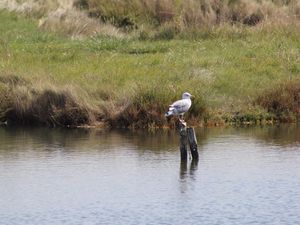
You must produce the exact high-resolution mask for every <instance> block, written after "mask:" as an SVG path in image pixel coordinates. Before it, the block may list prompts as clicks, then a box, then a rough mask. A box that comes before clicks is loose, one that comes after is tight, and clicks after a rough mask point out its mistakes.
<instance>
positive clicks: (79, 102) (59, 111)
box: [0, 75, 101, 127]
mask: <svg viewBox="0 0 300 225" xmlns="http://www.w3.org/2000/svg"><path fill="white" fill-rule="evenodd" d="M79 92H80V90H79V89H75V87H72V86H65V87H63V88H58V87H56V86H54V85H50V84H47V82H46V83H43V85H41V86H39V84H38V83H34V84H32V81H27V80H24V79H23V78H21V77H19V76H16V75H1V76H0V93H1V98H0V118H1V120H2V121H6V122H7V123H9V124H26V125H47V126H51V127H54V126H80V125H92V124H95V122H96V120H99V119H101V118H99V117H101V114H100V113H99V111H97V110H96V109H95V108H92V107H90V105H88V103H86V101H84V99H83V98H85V97H86V96H84V95H83V93H82V92H80V94H78V93H79Z"/></svg>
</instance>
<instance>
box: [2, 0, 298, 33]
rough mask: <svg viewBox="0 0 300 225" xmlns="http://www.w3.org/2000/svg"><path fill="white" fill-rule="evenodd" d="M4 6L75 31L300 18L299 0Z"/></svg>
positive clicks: (89, 0)
mask: <svg viewBox="0 0 300 225" xmlns="http://www.w3.org/2000/svg"><path fill="white" fill-rule="evenodd" d="M0 8H6V9H9V10H11V11H17V12H20V13H23V14H26V15H30V16H32V15H33V16H35V17H38V18H39V19H40V22H39V25H40V27H41V28H45V29H48V30H51V31H56V32H59V33H63V34H67V35H70V36H72V37H84V36H91V35H95V34H103V35H106V36H113V37H118V38H122V37H124V36H125V33H126V32H128V31H130V32H131V31H136V30H139V31H141V32H142V33H141V35H142V37H149V36H151V35H150V34H146V33H153V32H158V34H157V35H152V36H154V37H161V38H173V37H174V36H175V34H176V33H183V32H188V30H191V29H192V30H195V29H196V30H200V31H201V30H203V29H207V28H208V27H214V26H219V25H222V24H224V23H227V24H244V25H249V26H254V25H257V24H261V23H262V21H264V22H266V23H272V24H274V23H281V24H283V23H287V24H290V23H294V22H295V21H298V20H299V18H300V2H299V1H297V0H290V1H284V0H277V1H274V0H262V1H256V0H252V1H250V0H224V1H222V0H200V1H199V0H123V1H119V0H101V1H100V0H61V1H58V0H18V1H17V0H2V1H1V2H0ZM160 33H162V35H160Z"/></svg>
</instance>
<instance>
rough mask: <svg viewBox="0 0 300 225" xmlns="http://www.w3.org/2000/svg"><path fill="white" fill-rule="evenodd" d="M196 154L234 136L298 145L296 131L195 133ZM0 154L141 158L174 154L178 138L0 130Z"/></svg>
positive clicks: (255, 129) (299, 132)
mask: <svg viewBox="0 0 300 225" xmlns="http://www.w3.org/2000/svg"><path fill="white" fill-rule="evenodd" d="M196 134H197V140H198V147H199V154H200V157H201V151H202V147H203V146H205V145H207V143H208V142H209V141H210V140H211V139H214V138H219V137H226V136H238V137H242V138H249V139H254V140H256V141H259V142H262V143H263V144H272V145H277V146H282V147H285V146H288V145H299V143H300V127H299V126H297V125H293V126H286V125H284V126H264V127H246V128H245V127H244V128H234V127H227V128H226V127H223V128H203V129H197V130H196ZM0 143H1V145H0V151H2V152H3V151H10V148H9V146H11V145H12V144H13V145H14V149H15V150H17V149H19V150H26V149H31V150H32V149H34V145H35V144H36V143H38V144H39V145H43V149H44V150H48V151H51V150H57V149H59V150H60V151H66V152H67V151H85V152H88V151H101V150H107V149H116V148H119V147H122V146H126V147H127V148H130V149H132V150H135V151H137V154H139V155H143V154H147V153H151V154H163V153H164V152H166V151H178V153H179V135H178V133H177V132H176V131H173V130H166V131H157V132H154V133H149V132H145V131H138V132H132V131H128V130H112V131H106V130H96V129H94V130H93V129H49V128H16V127H0Z"/></svg>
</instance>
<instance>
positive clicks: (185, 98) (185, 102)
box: [165, 92, 193, 123]
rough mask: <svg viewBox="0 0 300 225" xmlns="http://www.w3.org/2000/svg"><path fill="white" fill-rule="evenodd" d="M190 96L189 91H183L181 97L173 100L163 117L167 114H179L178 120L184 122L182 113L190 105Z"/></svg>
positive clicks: (167, 115)
mask: <svg viewBox="0 0 300 225" xmlns="http://www.w3.org/2000/svg"><path fill="white" fill-rule="evenodd" d="M191 97H193V96H192V95H191V94H190V93H188V92H184V93H183V94H182V99H181V100H178V101H176V102H174V103H173V104H172V105H170V107H169V111H168V112H166V114H165V117H169V116H172V115H174V116H179V120H180V122H182V123H183V122H184V120H183V114H184V113H185V112H187V111H188V110H189V108H190V107H191V105H192V101H191Z"/></svg>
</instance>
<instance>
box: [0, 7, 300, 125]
mask: <svg viewBox="0 0 300 225" xmlns="http://www.w3.org/2000/svg"><path fill="white" fill-rule="evenodd" d="M299 49H300V31H299V30H297V29H296V28H293V27H292V26H285V27H279V26H276V27H274V28H273V29H272V28H270V27H267V28H262V29H258V28H245V27H244V28H243V27H241V28H233V27H229V26H224V27H221V28H215V29H211V30H210V31H209V32H207V33H203V34H199V35H197V38H193V39H175V40H156V41H154V40H144V41H142V40H138V39H134V38H123V39H117V38H115V39H114V38H108V37H102V36H99V37H93V38H89V39H85V40H71V39H69V38H67V37H63V36H58V35H55V34H52V33H47V32H45V31H39V30H38V29H37V21H35V20H32V19H25V18H23V17H19V16H17V15H15V14H13V13H8V12H5V11H1V12H0V78H1V77H5V79H0V92H1V93H2V97H1V98H0V110H1V111H0V112H1V113H0V115H2V120H3V121H4V120H7V119H8V118H10V120H14V117H13V116H11V115H10V113H12V112H14V114H17V115H19V114H20V113H21V114H22V113H23V114H22V115H23V116H21V117H20V115H19V116H17V117H18V118H19V119H18V120H16V121H19V122H20V121H22V120H26V118H27V117H24V111H26V110H29V112H27V114H30V112H31V111H30V106H28V107H25V109H24V107H23V108H22V107H21V108H22V110H20V105H22V104H24V105H28V101H31V102H35V101H34V100H33V99H36V98H38V96H41V95H42V94H44V93H45V91H46V90H53V91H55V92H56V93H67V95H68V96H71V97H70V98H72V99H73V100H72V101H71V102H72V104H71V103H70V104H71V105H72V107H75V108H76V107H77V108H81V109H84V111H85V112H86V111H89V112H88V113H89V115H92V114H93V116H92V119H86V120H83V122H78V120H76V121H77V122H76V123H74V124H72V121H71V122H68V123H70V124H69V125H80V124H81V123H90V124H95V123H97V122H101V121H104V122H108V123H110V124H113V125H114V126H118V125H120V126H138V127H152V126H165V125H166V124H168V123H167V121H166V120H165V119H164V118H163V112H164V111H165V110H167V106H168V104H169V103H171V102H172V101H173V100H175V99H178V98H180V97H181V93H182V92H183V91H189V92H191V93H192V94H193V95H195V96H196V98H195V100H194V104H193V108H192V109H191V112H190V113H189V115H188V118H189V119H190V121H191V122H193V123H197V124H199V123H201V124H202V123H210V122H212V123H223V122H224V121H227V122H232V121H233V122H236V120H237V118H238V120H239V121H244V120H245V121H256V120H258V119H261V118H263V119H265V118H271V117H272V116H270V112H268V110H267V109H264V108H262V107H261V106H260V105H258V104H255V101H256V99H257V98H258V97H259V96H260V95H263V93H264V92H265V91H266V90H270V89H272V88H274V87H276V85H278V84H282V83H285V82H287V81H290V80H292V81H293V80H298V77H299V72H300V57H299V55H300V52H299V51H300V50H299ZM12 76H14V77H17V79H19V80H22V81H24V82H7V80H9V79H10V78H11V77H12ZM24 90H26V91H24ZM23 95H26V96H27V97H26V98H24V99H22V98H19V97H20V96H23ZM16 99H19V100H18V104H16ZM20 99H21V100H20ZM49 104H52V102H51V101H50V102H49ZM70 104H69V105H70ZM29 105H30V104H29ZM31 105H32V103H31ZM69 105H68V104H66V105H64V106H62V107H63V108H66V107H67V106H69ZM18 107H19V108H18ZM55 107H58V106H55ZM17 108H18V110H17ZM55 110H56V108H55V109H53V107H52V110H50V111H47V112H46V113H48V114H49V115H48V117H47V118H48V119H49V118H52V117H53V116H54V114H55V113H57V111H55ZM60 110H62V109H60ZM147 111H150V112H148V113H147ZM59 112H61V111H59ZM18 113H19V114H18ZM34 113H35V114H37V116H40V111H39V109H35V111H32V113H31V114H34ZM27 114H26V115H27ZM236 115H238V117H237V116H236ZM15 116H16V115H15ZM34 118H35V117H34ZM34 118H33V119H32V118H31V119H30V121H33V120H34ZM240 118H241V119H240ZM79 121H81V120H79ZM38 122H39V123H43V121H42V120H41V118H39V120H38ZM171 122H172V121H171ZM52 123H55V120H53V121H52ZM52 123H51V124H52ZM169 123H170V122H169ZM46 124H48V123H46ZM58 125H60V124H58ZM63 125H66V124H65V123H64V124H63Z"/></svg>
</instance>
